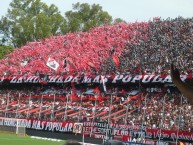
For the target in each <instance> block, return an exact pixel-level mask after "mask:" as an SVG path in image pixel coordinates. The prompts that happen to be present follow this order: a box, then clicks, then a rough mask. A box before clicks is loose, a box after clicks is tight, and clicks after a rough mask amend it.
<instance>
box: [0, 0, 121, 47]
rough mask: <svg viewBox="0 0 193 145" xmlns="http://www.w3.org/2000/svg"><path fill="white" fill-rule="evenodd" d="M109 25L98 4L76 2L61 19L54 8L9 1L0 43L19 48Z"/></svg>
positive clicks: (24, 0)
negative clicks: (58, 36) (29, 42)
mask: <svg viewBox="0 0 193 145" xmlns="http://www.w3.org/2000/svg"><path fill="white" fill-rule="evenodd" d="M118 20H119V19H118ZM112 21H113V20H112V17H111V16H110V15H109V14H108V12H106V11H103V9H102V7H101V6H100V5H98V4H93V5H89V4H87V3H82V4H80V3H79V2H78V3H76V4H73V5H72V10H71V11H67V12H66V13H65V16H62V15H61V14H60V12H59V10H58V8H57V7H56V6H55V5H54V4H52V5H50V6H48V5H47V4H45V3H43V2H41V0H12V2H11V3H10V7H9V9H8V14H7V16H5V17H2V18H1V20H0V31H3V34H4V38H3V39H2V42H5V41H9V42H11V43H12V46H14V47H21V46H22V45H25V44H26V43H27V42H28V41H37V40H38V39H42V38H46V37H50V36H51V35H57V34H58V33H59V34H66V33H68V32H77V31H88V30H90V29H91V28H93V27H96V26H100V25H104V24H107V23H108V24H110V23H112ZM119 21H122V20H119ZM2 44H3V43H2ZM3 45H4V44H3Z"/></svg>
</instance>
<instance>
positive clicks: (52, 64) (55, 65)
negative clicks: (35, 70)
mask: <svg viewBox="0 0 193 145" xmlns="http://www.w3.org/2000/svg"><path fill="white" fill-rule="evenodd" d="M46 65H47V66H48V67H50V68H51V69H53V70H55V71H57V69H58V67H59V63H58V62H57V61H55V60H54V59H53V58H50V57H49V58H48V61H47V63H46Z"/></svg>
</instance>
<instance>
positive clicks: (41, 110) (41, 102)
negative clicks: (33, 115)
mask: <svg viewBox="0 0 193 145" xmlns="http://www.w3.org/2000/svg"><path fill="white" fill-rule="evenodd" d="M42 101H43V95H42V96H41V102H40V112H39V116H38V118H39V119H41V113H42Z"/></svg>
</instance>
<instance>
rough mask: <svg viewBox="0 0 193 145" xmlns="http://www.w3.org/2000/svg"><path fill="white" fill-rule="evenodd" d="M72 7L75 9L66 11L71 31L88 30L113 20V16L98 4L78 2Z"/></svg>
mask: <svg viewBox="0 0 193 145" xmlns="http://www.w3.org/2000/svg"><path fill="white" fill-rule="evenodd" d="M72 7H73V10H71V11H67V12H66V13H65V18H66V21H67V23H68V26H69V27H67V28H68V31H69V32H76V31H88V30H89V29H90V28H92V27H96V26H100V25H103V24H105V23H111V22H112V17H111V16H110V15H109V14H108V12H106V11H103V10H102V7H101V6H100V5H98V4H93V5H89V4H87V3H83V4H80V3H79V2H78V3H76V4H73V5H72Z"/></svg>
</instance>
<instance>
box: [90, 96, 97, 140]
mask: <svg viewBox="0 0 193 145" xmlns="http://www.w3.org/2000/svg"><path fill="white" fill-rule="evenodd" d="M94 109H95V110H94V112H93V115H92V127H91V131H90V137H92V131H93V124H94V120H95V112H96V98H95V102H94Z"/></svg>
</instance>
